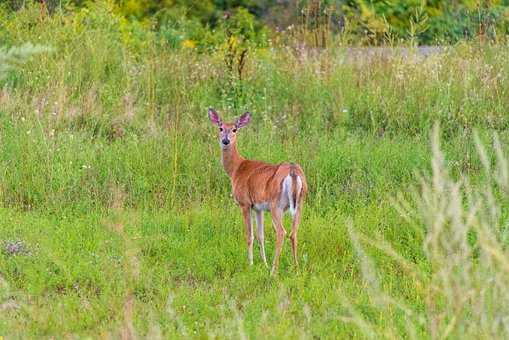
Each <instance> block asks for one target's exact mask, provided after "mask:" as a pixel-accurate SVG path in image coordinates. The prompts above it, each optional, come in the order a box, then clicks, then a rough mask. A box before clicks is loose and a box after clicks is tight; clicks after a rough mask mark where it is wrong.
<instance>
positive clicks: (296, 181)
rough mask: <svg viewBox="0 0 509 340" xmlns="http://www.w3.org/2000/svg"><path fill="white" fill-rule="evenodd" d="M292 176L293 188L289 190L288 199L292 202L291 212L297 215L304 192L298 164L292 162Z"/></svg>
mask: <svg viewBox="0 0 509 340" xmlns="http://www.w3.org/2000/svg"><path fill="white" fill-rule="evenodd" d="M290 177H291V180H292V185H291V190H289V191H288V194H289V197H288V201H289V203H290V213H291V214H292V216H295V213H296V212H297V208H298V206H297V205H298V204H299V201H300V195H301V192H302V179H301V178H300V176H299V175H298V173H297V166H296V165H295V164H290Z"/></svg>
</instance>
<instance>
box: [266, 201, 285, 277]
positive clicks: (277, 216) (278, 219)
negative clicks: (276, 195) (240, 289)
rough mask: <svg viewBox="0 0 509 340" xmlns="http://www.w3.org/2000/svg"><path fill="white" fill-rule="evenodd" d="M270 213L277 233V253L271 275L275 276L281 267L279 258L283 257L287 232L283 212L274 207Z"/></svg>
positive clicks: (275, 253)
mask: <svg viewBox="0 0 509 340" xmlns="http://www.w3.org/2000/svg"><path fill="white" fill-rule="evenodd" d="M270 212H271V215H272V224H273V226H274V230H275V231H276V251H275V252H274V262H272V270H271V271H270V275H274V274H275V273H276V272H277V268H278V266H279V256H280V255H281V249H282V248H283V243H284V241H285V236H286V230H285V228H284V227H283V223H282V216H283V210H281V209H280V208H278V207H274V208H272V209H271V211H270Z"/></svg>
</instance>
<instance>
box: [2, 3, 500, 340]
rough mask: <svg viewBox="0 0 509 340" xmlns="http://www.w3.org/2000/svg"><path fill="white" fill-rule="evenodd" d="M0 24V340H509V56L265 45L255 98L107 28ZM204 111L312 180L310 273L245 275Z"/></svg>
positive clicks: (187, 55)
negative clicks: (246, 121) (234, 125)
mask: <svg viewBox="0 0 509 340" xmlns="http://www.w3.org/2000/svg"><path fill="white" fill-rule="evenodd" d="M0 16H1V17H2V19H3V20H2V21H1V22H0V41H2V42H3V45H4V46H5V47H4V49H3V50H1V54H2V55H4V56H7V57H5V58H3V59H2V58H0V63H5V65H10V64H9V63H11V64H12V67H10V68H7V67H4V68H3V69H2V68H0V70H1V71H3V73H2V78H1V88H2V90H1V93H0V204H1V206H0V243H1V247H2V251H1V252H0V336H1V337H4V338H6V339H17V338H41V337H42V338H88V337H91V338H119V337H122V338H126V339H132V338H150V339H152V338H224V337H227V338H243V339H244V338H274V339H276V338H294V337H299V338H391V339H392V338H416V339H421V338H432V339H438V338H479V337H482V338H486V337H488V338H490V337H495V338H504V337H507V336H508V333H509V321H508V320H507V315H508V314H507V313H508V309H509V307H508V306H509V304H507V303H506V302H507V301H508V298H509V296H508V292H509V289H508V288H509V262H508V260H507V259H508V258H509V257H508V252H507V244H508V243H507V242H508V240H507V216H508V208H509V206H508V204H507V193H508V192H509V191H508V190H507V189H508V188H509V175H508V169H507V160H506V157H505V156H504V155H505V153H506V152H507V147H506V145H507V142H508V141H509V134H508V133H507V129H508V123H509V116H508V114H507V108H508V107H509V64H508V63H507V60H508V58H509V47H508V46H507V44H505V43H502V42H500V43H498V44H487V43H479V42H475V41H471V42H460V43H458V44H456V45H454V46H449V47H447V48H446V49H445V50H444V51H442V52H440V53H436V54H432V55H430V56H427V57H423V56H421V55H420V54H419V53H418V52H417V51H414V50H412V48H411V47H409V53H408V54H406V55H405V56H400V55H398V54H394V55H392V56H390V57H388V56H379V57H372V58H351V57H350V56H349V53H348V49H347V47H346V46H344V45H342V44H341V43H340V42H337V44H335V45H333V46H332V47H330V48H328V49H325V50H307V49H303V48H298V47H291V46H286V47H285V46H283V47H281V46H269V47H266V48H259V49H253V50H250V51H249V54H248V58H247V60H246V63H245V65H244V66H243V67H242V70H241V71H239V72H240V73H241V77H239V74H238V72H237V71H238V70H233V71H232V70H231V69H229V67H228V63H225V60H227V58H228V55H227V54H226V53H225V51H223V50H221V49H217V50H215V51H211V52H209V53H203V52H200V53H199V52H197V51H195V50H194V49H193V48H182V49H174V48H171V47H170V46H168V45H167V44H166V43H165V41H163V40H161V39H159V38H158V37H157V36H156V35H155V34H153V33H152V32H151V31H150V30H145V29H143V28H141V27H136V26H128V25H127V24H126V23H125V22H124V21H123V20H122V19H121V18H119V17H118V16H116V15H115V14H114V13H112V12H111V11H109V10H107V9H105V8H102V7H98V8H96V9H95V10H82V11H77V12H74V13H65V14H58V13H57V14H55V15H53V16H51V17H44V18H41V14H40V12H39V10H38V8H37V7H28V8H27V9H24V10H21V11H19V12H17V13H16V14H15V15H14V14H9V13H7V12H0ZM28 42H30V43H31V44H33V45H25V44H26V43H28ZM11 46H22V47H23V46H24V48H21V49H19V50H11V49H10V47H11ZM34 46H36V47H34ZM37 46H44V48H38V47H37ZM34 49H35V50H37V51H35V52H37V53H35V54H33V55H32V56H28V55H29V54H30V53H31V52H34ZM9 56H10V57H9ZM23 56H26V58H25V59H26V60H24V62H22V63H21V62H19V61H20V60H21V57H23ZM13 60H14V61H13ZM208 107H214V108H216V109H217V110H218V112H219V113H220V114H222V115H223V116H225V117H227V118H228V119H233V118H234V117H236V116H238V115H240V114H241V113H242V112H244V111H246V110H249V111H250V112H252V113H253V117H252V122H251V124H250V126H249V127H247V128H245V129H244V131H241V133H240V136H239V141H238V143H239V150H240V152H241V153H242V154H243V155H244V156H245V157H248V158H253V159H261V160H265V161H270V162H274V163H277V162H283V161H293V162H297V163H299V164H301V165H302V167H303V169H304V171H305V172H306V175H307V179H308V183H309V188H310V192H309V195H308V197H307V200H306V205H305V208H304V215H303V220H302V224H301V229H300V266H299V268H295V267H294V265H293V262H292V257H291V252H290V247H289V242H288V241H286V243H285V246H284V250H283V255H282V258H281V265H280V269H279V274H278V275H277V276H276V277H270V276H269V272H268V270H267V269H266V268H265V267H264V266H263V264H262V263H261V261H260V258H259V256H257V255H258V250H257V244H256V243H255V248H256V249H255V264H254V266H252V267H250V266H248V263H247V256H246V246H245V241H244V236H243V225H242V219H241V214H240V211H239V209H238V207H237V206H236V205H235V203H234V202H233V199H232V198H231V189H230V183H229V180H228V177H227V176H226V174H225V173H224V170H223V169H222V166H221V162H220V149H219V146H218V142H217V139H216V138H217V137H216V133H217V132H216V128H215V127H213V126H212V125H211V124H210V122H209V120H208V117H207V108H208ZM266 217H268V216H266ZM267 221H268V219H267ZM288 222H289V220H288V219H287V224H286V225H287V226H288V225H289V224H288ZM287 230H288V227H287ZM15 242H18V243H16V244H15ZM13 247H14V248H15V249H14V248H13ZM266 249H267V253H268V254H267V255H268V257H269V259H272V255H273V251H274V232H273V230H272V228H271V227H270V224H269V223H267V226H266Z"/></svg>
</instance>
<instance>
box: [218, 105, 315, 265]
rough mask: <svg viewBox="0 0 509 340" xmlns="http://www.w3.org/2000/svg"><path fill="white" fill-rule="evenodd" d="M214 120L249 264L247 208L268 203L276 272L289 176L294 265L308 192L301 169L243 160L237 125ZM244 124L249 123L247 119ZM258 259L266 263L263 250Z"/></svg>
mask: <svg viewBox="0 0 509 340" xmlns="http://www.w3.org/2000/svg"><path fill="white" fill-rule="evenodd" d="M214 113H215V111H214ZM209 115H210V111H209ZM214 118H216V120H217V123H216V124H217V125H218V126H219V127H220V131H221V132H220V135H219V139H220V142H221V140H222V139H223V138H228V139H229V141H230V144H229V145H227V146H226V147H224V148H223V150H222V162H223V166H224V169H225V171H226V173H227V174H228V176H229V177H230V180H231V184H232V191H233V197H234V199H235V201H236V202H237V203H238V205H239V206H240V208H241V210H242V213H243V217H244V223H245V224H246V241H247V245H248V250H249V256H250V259H249V260H250V263H252V243H253V229H252V225H251V224H252V223H251V209H254V208H255V205H256V204H262V203H268V204H269V210H270V212H271V215H272V222H273V225H274V229H275V231H276V252H275V256H274V262H273V266H272V273H274V272H275V271H276V270H277V267H278V263H279V256H280V253H281V248H282V246H283V241H284V236H285V235H286V231H285V229H284V227H283V225H282V214H283V212H284V211H285V210H287V209H288V208H289V205H290V204H288V205H286V206H283V207H282V206H281V204H280V201H281V195H282V189H283V181H284V179H285V178H286V177H287V176H289V175H290V176H291V178H292V195H291V196H292V197H291V199H292V200H293V202H292V203H295V204H294V205H293V206H294V207H296V213H295V216H294V217H293V223H292V232H291V234H290V239H291V241H292V242H291V244H292V253H293V256H294V260H295V262H296V263H297V230H298V227H299V223H300V216H301V209H302V204H303V201H304V197H305V195H306V193H307V190H308V188H307V182H306V177H305V175H304V172H303V170H302V168H301V167H300V166H299V165H298V164H293V163H282V164H278V165H275V164H269V163H265V162H262V161H257V160H249V159H245V158H244V157H242V156H241V155H240V154H239V152H238V151H237V143H236V137H237V129H238V128H240V125H239V124H238V123H222V122H221V121H220V119H219V116H215V117H214ZM211 119H212V118H211ZM247 121H249V117H248V119H247ZM213 122H214V121H213ZM246 124H247V123H246ZM297 177H300V179H301V182H302V188H301V190H300V191H298V190H297ZM288 203H290V202H288ZM258 213H259V212H258ZM262 214H263V213H262ZM262 218H263V216H262ZM258 239H259V240H260V242H261V243H262V242H263V230H262V233H261V236H260V235H258ZM262 257H263V260H264V262H265V264H266V260H265V253H264V250H262Z"/></svg>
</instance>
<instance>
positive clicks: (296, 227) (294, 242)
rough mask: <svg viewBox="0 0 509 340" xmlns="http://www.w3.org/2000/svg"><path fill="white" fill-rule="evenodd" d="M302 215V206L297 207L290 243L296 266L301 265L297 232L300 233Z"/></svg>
mask: <svg viewBox="0 0 509 340" xmlns="http://www.w3.org/2000/svg"><path fill="white" fill-rule="evenodd" d="M300 213H301V205H300V204H299V205H297V209H296V211H295V215H293V216H292V218H293V222H292V231H291V232H290V241H291V244H292V254H293V260H294V261H295V265H296V266H298V265H299V260H298V259H297V232H298V231H299V224H300Z"/></svg>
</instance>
